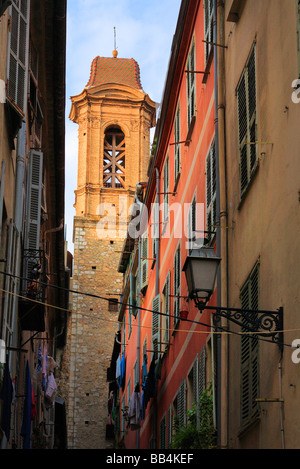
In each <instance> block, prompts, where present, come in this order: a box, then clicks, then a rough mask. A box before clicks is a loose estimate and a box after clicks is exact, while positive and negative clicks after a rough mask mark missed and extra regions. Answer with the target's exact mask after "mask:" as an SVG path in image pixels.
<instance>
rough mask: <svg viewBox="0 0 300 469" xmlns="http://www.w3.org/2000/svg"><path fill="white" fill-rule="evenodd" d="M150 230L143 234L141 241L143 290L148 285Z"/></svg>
mask: <svg viewBox="0 0 300 469" xmlns="http://www.w3.org/2000/svg"><path fill="white" fill-rule="evenodd" d="M148 243H149V239H148V230H147V231H146V232H145V233H144V234H143V235H142V241H141V251H142V252H141V290H142V289H143V288H145V287H146V286H147V285H148Z"/></svg>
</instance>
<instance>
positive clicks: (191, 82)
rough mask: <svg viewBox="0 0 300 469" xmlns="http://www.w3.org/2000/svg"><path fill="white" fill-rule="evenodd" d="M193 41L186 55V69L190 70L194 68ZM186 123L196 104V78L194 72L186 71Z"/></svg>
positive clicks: (190, 119)
mask: <svg viewBox="0 0 300 469" xmlns="http://www.w3.org/2000/svg"><path fill="white" fill-rule="evenodd" d="M195 62H196V60H195V43H194V41H193V42H192V45H191V49H190V53H189V55H188V60H187V65H186V69H187V70H190V71H193V72H194V71H195V70H196V65H195ZM186 75H187V114H188V115H187V119H188V120H187V125H188V128H189V126H190V123H191V121H192V117H193V116H194V115H195V104H196V80H195V73H187V74H186Z"/></svg>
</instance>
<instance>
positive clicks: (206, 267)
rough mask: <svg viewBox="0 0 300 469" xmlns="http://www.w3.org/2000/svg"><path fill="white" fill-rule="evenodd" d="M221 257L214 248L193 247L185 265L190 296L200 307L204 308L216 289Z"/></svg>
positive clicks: (184, 269)
mask: <svg viewBox="0 0 300 469" xmlns="http://www.w3.org/2000/svg"><path fill="white" fill-rule="evenodd" d="M220 262H221V259H220V257H217V255H216V253H215V251H214V249H213V248H212V247H209V246H205V245H203V246H202V247H201V248H199V249H193V250H192V251H191V253H190V255H189V256H187V258H186V261H185V263H184V266H183V269H182V270H183V271H184V272H185V276H186V282H187V286H188V291H189V296H190V298H192V299H193V300H194V302H195V304H196V306H197V307H198V308H199V309H203V307H204V306H205V305H206V303H207V302H208V301H209V299H210V297H211V295H212V294H213V292H214V289H215V282H216V276H217V271H218V268H219V265H220Z"/></svg>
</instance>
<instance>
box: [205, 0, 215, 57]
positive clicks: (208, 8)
mask: <svg viewBox="0 0 300 469" xmlns="http://www.w3.org/2000/svg"><path fill="white" fill-rule="evenodd" d="M213 19H214V9H213V0H204V40H205V41H207V42H205V43H204V44H205V63H207V62H208V59H209V55H210V52H211V50H212V44H208V42H213V39H214V28H213Z"/></svg>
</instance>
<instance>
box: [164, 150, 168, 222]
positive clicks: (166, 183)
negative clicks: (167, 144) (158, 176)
mask: <svg viewBox="0 0 300 469" xmlns="http://www.w3.org/2000/svg"><path fill="white" fill-rule="evenodd" d="M163 192H164V195H163V202H164V207H163V214H164V219H163V221H164V222H165V221H166V220H168V217H169V194H168V192H169V155H167V157H166V161H165V164H164V182H163Z"/></svg>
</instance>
